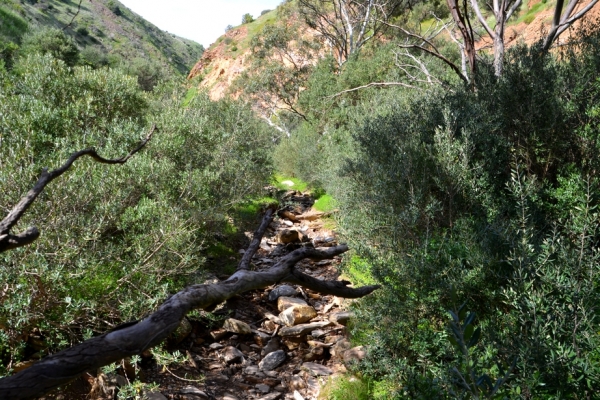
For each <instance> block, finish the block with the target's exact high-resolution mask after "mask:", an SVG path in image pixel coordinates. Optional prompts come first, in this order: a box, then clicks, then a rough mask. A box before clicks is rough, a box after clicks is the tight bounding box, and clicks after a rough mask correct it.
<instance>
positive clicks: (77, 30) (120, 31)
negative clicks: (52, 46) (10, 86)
mask: <svg viewBox="0 0 600 400" xmlns="http://www.w3.org/2000/svg"><path fill="white" fill-rule="evenodd" d="M0 17H1V18H0V43H2V42H15V43H17V44H18V43H19V42H20V40H21V38H22V36H23V34H24V33H25V32H26V31H27V30H29V29H31V28H34V27H54V28H59V29H63V28H64V31H65V32H66V33H67V34H69V35H70V36H72V37H73V38H74V39H75V41H76V43H77V45H78V46H79V48H80V50H82V51H85V52H86V53H87V54H88V55H89V56H90V57H96V58H98V57H105V58H106V62H108V63H112V64H114V63H117V62H119V61H120V60H126V61H134V60H136V59H143V60H147V61H154V62H156V63H158V64H159V65H162V66H166V67H168V68H169V69H170V70H172V71H173V72H177V73H178V74H187V72H188V71H189V69H190V67H191V66H192V65H193V64H194V62H196V60H198V58H200V56H201V55H202V52H203V51H204V48H203V47H202V45H200V44H198V43H196V42H194V41H191V40H187V39H183V38H180V37H178V36H175V35H173V34H170V33H168V32H164V31H162V30H160V29H159V28H157V27H156V26H155V25H153V24H151V23H150V22H148V21H146V20H145V19H144V18H142V17H140V16H139V15H137V14H136V13H134V12H132V11H131V10H129V9H128V8H127V7H125V6H124V5H123V4H121V3H120V2H119V1H117V0H94V1H88V0H83V1H82V2H81V3H80V2H79V1H76V0H22V1H17V0H2V1H0ZM65 27H66V28H65ZM2 47H4V46H2ZM84 54H85V53H84Z"/></svg>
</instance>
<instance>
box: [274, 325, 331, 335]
mask: <svg viewBox="0 0 600 400" xmlns="http://www.w3.org/2000/svg"><path fill="white" fill-rule="evenodd" d="M329 325H331V322H329V321H320V322H313V323H310V324H300V325H296V326H286V327H285V328H281V329H280V330H279V336H300V335H306V334H307V333H309V332H311V331H313V330H315V329H320V328H325V327H326V326H329Z"/></svg>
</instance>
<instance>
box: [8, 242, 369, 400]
mask: <svg viewBox="0 0 600 400" xmlns="http://www.w3.org/2000/svg"><path fill="white" fill-rule="evenodd" d="M346 251H348V247H347V246H345V245H341V246H335V247H327V248H311V247H304V248H301V249H297V250H295V251H293V252H291V253H290V254H288V255H287V256H285V257H284V258H283V259H282V260H281V261H280V262H278V263H277V264H275V265H274V266H273V267H271V268H270V269H269V270H267V271H249V270H248V269H247V268H238V270H237V271H236V272H235V273H234V274H233V275H232V276H231V277H230V278H229V279H227V280H226V281H223V282H219V283H215V284H209V285H193V286H190V287H187V288H186V289H184V290H182V291H180V292H179V293H177V294H175V295H174V296H172V297H170V298H169V299H167V301H165V302H164V303H163V304H162V305H161V306H160V307H159V308H158V310H157V311H156V312H154V313H153V314H151V315H149V316H148V317H147V318H145V319H143V320H141V321H139V322H134V323H128V324H124V325H121V326H120V327H117V328H115V329H113V330H112V331H109V332H107V333H105V334H103V335H101V336H98V337H95V338H92V339H89V340H86V341H85V342H83V343H81V344H79V345H76V346H73V347H71V348H69V349H66V350H63V351H60V352H58V353H56V354H53V355H51V356H48V357H46V358H44V359H42V360H41V361H39V362H38V363H36V364H34V365H33V366H32V367H30V368H28V369H26V370H23V371H21V372H19V373H17V374H15V375H13V376H10V377H7V378H4V379H1V380H0V399H30V398H33V397H36V396H40V395H42V394H44V393H47V392H48V391H50V390H52V389H54V388H56V387H57V386H60V385H64V384H66V383H68V382H70V381H71V380H73V379H75V378H77V377H78V376H79V375H81V374H82V373H83V372H86V371H95V370H96V369H98V368H100V367H102V366H104V365H108V364H111V363H113V362H116V361H119V360H121V359H123V358H125V357H129V356H132V355H135V354H140V353H141V352H143V351H144V350H146V349H148V348H150V347H153V346H155V345H157V344H159V343H160V342H162V341H163V340H164V339H165V338H167V337H168V336H169V335H170V334H171V333H172V332H173V331H175V329H177V327H178V326H179V324H180V322H181V320H182V318H183V317H184V316H185V315H186V314H187V313H188V312H189V311H191V310H193V309H198V308H207V307H210V306H211V305H214V304H218V303H221V302H223V301H225V300H227V299H229V298H231V297H233V296H235V295H237V294H240V293H244V292H247V291H249V290H254V289H262V288H264V287H267V286H269V285H273V284H275V283H279V282H290V283H295V284H299V285H302V286H304V287H306V288H308V289H311V290H314V291H316V292H319V293H323V294H333V295H336V296H339V297H347V298H358V297H362V296H365V295H367V294H369V293H371V292H373V291H374V290H375V289H377V288H378V286H364V287H360V288H351V287H348V284H349V282H347V281H322V280H319V279H315V278H313V277H310V276H308V275H305V274H303V273H302V272H300V271H298V270H297V269H296V268H295V265H296V264H297V263H298V262H299V261H300V260H302V259H304V258H313V259H330V258H333V257H335V256H336V255H339V254H342V253H344V252H346ZM240 266H241V265H240Z"/></svg>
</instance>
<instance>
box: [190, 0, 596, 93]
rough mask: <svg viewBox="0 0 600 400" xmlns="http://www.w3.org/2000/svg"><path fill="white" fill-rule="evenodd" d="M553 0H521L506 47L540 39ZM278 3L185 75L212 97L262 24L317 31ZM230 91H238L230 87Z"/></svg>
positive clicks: (224, 88) (239, 66) (236, 71)
mask: <svg viewBox="0 0 600 400" xmlns="http://www.w3.org/2000/svg"><path fill="white" fill-rule="evenodd" d="M554 4H555V2H554V1H545V0H524V2H523V4H522V5H521V7H520V12H519V14H518V15H517V16H516V18H515V17H513V18H512V19H511V21H510V22H509V24H508V26H507V30H506V33H505V40H506V45H507V47H511V46H514V45H516V44H519V43H527V44H532V43H534V42H536V41H538V40H540V39H541V38H542V37H543V36H544V33H545V32H547V31H548V29H549V26H550V24H551V20H552V13H553V7H554ZM282 7H283V6H279V7H278V9H277V10H272V11H269V12H268V13H265V14H264V15H261V16H260V17H258V18H257V19H256V20H255V21H253V22H251V23H248V24H243V25H240V26H237V27H234V28H233V29H230V30H229V31H227V32H226V33H225V34H224V35H222V36H221V37H219V38H218V39H217V41H216V42H215V43H213V44H212V45H211V46H210V47H209V48H208V49H206V52H205V53H204V54H203V56H202V58H201V59H200V60H199V61H198V62H197V63H196V65H195V66H194V67H193V68H192V70H191V71H190V73H189V75H188V78H189V79H194V78H196V79H199V80H200V83H199V87H200V88H204V89H207V90H208V91H209V95H210V97H211V98H212V99H213V100H217V99H221V98H223V97H224V96H225V95H226V94H227V93H228V90H229V88H230V87H231V85H232V84H233V83H234V81H235V80H236V78H238V77H240V76H241V75H242V74H243V73H244V72H245V71H248V69H249V68H250V67H251V66H252V63H253V61H254V60H255V57H254V56H253V54H252V48H251V43H252V39H253V38H255V37H256V36H257V35H260V34H261V33H262V32H263V30H264V29H265V27H266V26H274V25H276V24H287V25H290V24H300V25H302V27H301V28H300V29H301V31H302V35H307V36H310V37H312V38H316V37H317V36H318V33H317V32H315V31H313V30H312V29H310V28H309V27H307V26H306V25H305V24H304V23H303V22H302V21H301V18H299V17H298V15H297V14H294V13H290V12H289V10H288V11H287V12H283V13H282V12H279V13H278V10H281V8H282ZM286 7H289V5H288V6H286ZM598 17H600V3H598V4H596V5H595V6H594V7H593V8H592V9H591V10H590V11H589V12H588V14H587V15H586V17H585V18H584V19H583V20H582V21H596V20H597V18H598ZM288 18H289V20H288ZM421 23H422V27H423V28H424V30H426V28H427V27H429V26H431V25H432V24H433V23H434V19H429V20H424V21H422V22H421ZM584 23H585V22H584ZM579 26H580V23H579V22H578V23H576V24H575V25H574V27H572V28H571V29H569V30H568V31H567V32H565V34H564V35H563V36H562V37H561V43H562V42H564V41H567V40H569V38H571V37H572V35H573V33H574V32H576V30H577V29H578V27H579ZM481 33H483V32H481ZM480 37H481V39H480V40H479V41H478V42H477V44H476V47H477V49H478V50H483V51H486V49H489V48H490V40H489V38H487V37H486V36H485V35H481V36H480ZM319 54H321V55H323V54H324V53H322V52H315V53H314V55H315V56H316V57H319ZM232 93H239V92H236V91H233V92H232Z"/></svg>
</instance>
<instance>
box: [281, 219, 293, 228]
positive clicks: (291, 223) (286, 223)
mask: <svg viewBox="0 0 600 400" xmlns="http://www.w3.org/2000/svg"><path fill="white" fill-rule="evenodd" d="M281 222H283V224H284V225H285V226H289V227H290V228H291V227H292V226H294V223H293V222H292V221H288V220H287V219H284V220H283V221H281Z"/></svg>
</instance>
